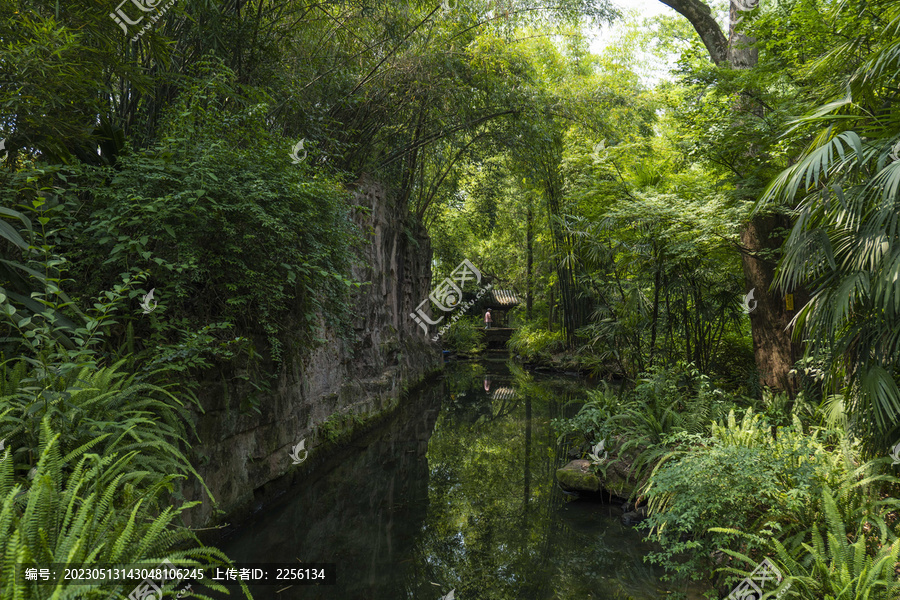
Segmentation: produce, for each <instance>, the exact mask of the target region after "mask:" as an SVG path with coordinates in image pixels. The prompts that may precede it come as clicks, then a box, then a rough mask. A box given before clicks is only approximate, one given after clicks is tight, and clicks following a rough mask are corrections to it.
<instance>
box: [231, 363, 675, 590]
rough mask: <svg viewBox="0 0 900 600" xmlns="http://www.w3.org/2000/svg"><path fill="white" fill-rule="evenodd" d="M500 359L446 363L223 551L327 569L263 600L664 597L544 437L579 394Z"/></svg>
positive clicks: (614, 519)
mask: <svg viewBox="0 0 900 600" xmlns="http://www.w3.org/2000/svg"><path fill="white" fill-rule="evenodd" d="M512 369H513V370H512V371H511V370H510V367H508V366H507V365H506V364H505V363H502V362H484V363H458V364H450V365H448V369H447V373H446V376H445V377H444V379H443V381H441V382H439V383H437V384H435V385H434V386H433V387H431V388H429V389H428V390H425V391H423V392H421V393H420V394H419V395H418V397H416V398H414V399H411V400H410V401H409V402H408V403H407V405H406V406H405V407H404V408H403V409H401V411H400V412H399V413H398V414H396V415H394V416H393V417H392V419H391V420H390V422H389V423H387V424H386V425H384V426H383V427H381V428H379V430H378V431H377V432H375V433H373V434H372V435H370V436H369V438H368V439H364V440H360V442H358V444H357V447H356V448H354V449H353V450H352V451H351V452H349V453H348V456H347V457H346V458H343V459H342V460H341V461H340V462H339V463H338V464H336V465H334V466H333V468H332V467H329V468H328V469H323V471H327V472H323V473H320V474H314V475H313V476H312V477H311V479H310V481H308V482H307V484H306V486H305V487H304V488H303V489H301V490H297V492H296V495H295V496H294V497H293V498H291V500H290V502H288V503H287V504H285V505H284V506H283V507H281V508H279V509H278V510H273V511H269V512H268V513H267V514H266V515H264V517H263V518H262V520H260V521H259V522H257V523H255V524H253V526H252V527H249V528H247V529H246V530H245V531H243V532H242V533H241V534H240V535H239V536H238V537H236V538H235V539H234V540H232V541H231V542H229V543H228V544H225V545H224V549H225V550H226V552H227V553H228V554H229V555H230V556H231V557H232V558H233V559H234V560H236V561H242V562H250V561H256V562H293V561H296V560H301V561H304V562H333V563H337V566H338V577H337V579H338V583H337V585H335V586H328V587H299V586H297V587H293V588H289V589H286V590H283V591H281V592H280V593H277V594H276V591H277V590H279V589H280V588H275V587H268V588H255V589H253V592H254V596H255V597H256V598H259V599H268V598H279V599H292V598H303V599H304V600H305V599H310V600H319V599H322V600H324V599H328V600H338V599H340V600H356V599H359V600H363V599H365V600H399V599H415V600H420V599H421V600H438V598H440V597H442V596H444V595H445V594H447V593H448V592H449V591H450V590H451V589H455V590H456V592H455V597H456V598H457V599H458V600H476V599H483V600H551V599H558V600H564V599H566V600H567V599H570V598H571V599H576V598H577V599H578V600H584V599H586V598H592V599H598V600H599V599H613V598H616V599H625V598H628V597H631V598H634V599H643V598H657V597H659V596H660V595H661V593H662V592H661V589H660V588H659V587H658V584H657V580H656V574H655V573H654V571H653V570H652V569H651V568H649V567H647V566H646V565H645V564H644V563H643V561H642V556H643V554H644V553H645V552H646V550H647V548H646V546H645V545H644V544H643V543H642V542H640V535H639V534H638V533H637V532H635V531H634V530H631V529H626V528H624V527H622V526H621V525H620V524H619V522H618V517H619V516H620V515H621V513H620V512H618V511H617V509H601V507H598V506H597V505H596V504H587V503H582V502H567V499H568V498H567V497H566V496H564V495H563V494H562V493H561V492H560V491H559V489H558V487H557V486H556V484H555V482H554V473H555V471H556V469H557V468H558V467H559V466H562V464H563V463H564V461H565V459H564V457H563V456H562V453H561V452H560V451H558V450H557V446H556V443H555V442H556V441H555V438H554V436H553V432H552V431H551V428H550V420H551V419H552V418H556V417H561V416H563V415H564V413H565V412H566V411H568V412H569V413H571V411H572V410H575V409H576V407H574V406H571V405H570V406H568V408H567V403H568V402H569V401H570V400H572V399H577V398H579V397H580V396H581V395H582V394H583V393H584V387H583V385H581V384H580V383H577V382H572V381H566V380H561V379H557V380H553V379H545V380H534V379H533V378H531V377H529V376H528V375H526V374H525V373H524V372H522V371H521V370H517V369H515V367H513V368H512Z"/></svg>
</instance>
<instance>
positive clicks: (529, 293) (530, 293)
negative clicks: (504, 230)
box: [525, 195, 534, 321]
mask: <svg viewBox="0 0 900 600" xmlns="http://www.w3.org/2000/svg"><path fill="white" fill-rule="evenodd" d="M526 227H527V233H526V234H525V235H526V242H525V252H526V254H525V256H526V258H525V261H526V262H525V319H526V320H528V321H531V307H532V306H533V304H534V300H533V298H534V285H533V281H534V280H533V277H534V275H533V271H532V269H533V267H534V250H533V248H534V211H533V210H532V207H531V196H530V195H529V197H528V216H527V226H526Z"/></svg>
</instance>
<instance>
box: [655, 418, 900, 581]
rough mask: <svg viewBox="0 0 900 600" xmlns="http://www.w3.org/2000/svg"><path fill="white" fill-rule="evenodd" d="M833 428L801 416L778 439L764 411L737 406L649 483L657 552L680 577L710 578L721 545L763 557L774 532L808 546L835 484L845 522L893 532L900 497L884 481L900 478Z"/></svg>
mask: <svg viewBox="0 0 900 600" xmlns="http://www.w3.org/2000/svg"><path fill="white" fill-rule="evenodd" d="M824 435H825V434H824V433H823V432H820V431H813V432H812V433H808V434H807V433H804V431H803V428H802V426H801V424H800V420H799V419H798V418H796V417H795V418H794V424H793V426H791V427H784V428H778V429H777V434H776V435H774V436H773V433H772V428H771V426H770V425H769V423H768V422H767V421H766V420H765V419H764V418H763V417H762V416H760V415H754V414H753V413H752V411H748V413H747V414H746V415H745V416H744V418H743V420H742V421H740V422H738V421H737V419H736V418H735V416H734V413H733V412H732V413H731V414H730V415H729V417H728V420H727V422H726V423H725V424H722V425H717V426H715V427H713V429H712V434H711V436H710V437H709V438H707V439H706V440H704V441H703V443H701V444H696V445H693V446H689V447H685V448H681V449H678V450H677V451H675V452H673V453H672V454H671V455H670V456H669V457H668V459H667V460H664V461H663V462H662V463H661V464H660V465H659V466H658V468H657V469H656V471H655V472H654V473H653V476H652V477H651V480H650V484H649V485H648V487H647V490H646V495H647V496H648V498H649V503H650V509H651V514H650V518H649V519H648V520H647V522H646V523H645V525H646V526H647V527H650V528H652V529H653V531H654V533H655V535H654V536H653V537H655V539H657V540H658V541H659V542H660V543H661V545H662V550H661V551H660V552H656V553H653V554H651V555H650V557H649V559H650V560H651V561H653V562H656V563H658V564H662V565H663V566H664V567H665V568H666V569H667V570H668V571H669V572H670V573H672V574H674V575H675V576H676V577H678V578H684V579H688V578H693V579H703V578H704V577H706V573H708V572H709V571H711V570H712V569H713V568H714V567H715V566H716V565H717V564H718V562H719V559H717V558H716V555H717V553H718V552H719V551H720V550H730V551H732V552H737V551H740V552H742V553H743V554H746V555H751V554H757V555H759V554H760V553H761V552H762V551H763V550H765V549H766V548H768V547H770V540H771V538H773V537H778V538H779V539H785V540H788V541H789V543H795V544H796V543H799V542H797V540H798V539H799V537H802V536H803V535H804V534H805V533H806V528H807V527H808V525H809V524H810V523H817V522H820V521H821V520H822V519H823V518H824V515H825V509H824V507H823V505H822V502H821V498H822V494H823V491H827V490H832V493H834V494H835V495H836V496H837V497H839V498H841V506H842V511H843V512H842V513H841V518H842V519H843V520H844V521H845V522H847V523H860V524H861V525H862V524H864V523H865V524H867V526H868V527H874V528H876V530H878V531H885V530H886V529H887V524H886V523H885V521H884V518H883V516H882V515H883V514H884V512H885V509H886V507H888V506H896V505H900V503H898V502H897V501H891V502H885V501H883V500H881V499H879V498H878V494H877V490H878V487H877V485H876V484H879V483H890V484H893V483H896V481H897V480H894V479H893V478H890V477H887V476H883V475H878V474H877V473H876V472H875V471H874V467H873V466H872V465H863V466H862V467H857V464H856V462H855V461H856V460H857V458H858V447H857V445H856V444H854V443H851V441H850V440H848V439H846V438H840V437H838V438H837V442H838V445H837V448H835V445H834V444H835V439H827V440H823V439H822V438H823V436H824ZM837 435H839V434H836V433H832V434H830V437H831V438H835V436H837ZM825 437H829V436H825ZM713 474H714V476H713ZM798 536H799V537H798ZM683 553H688V554H687V558H686V559H685V558H684V555H683ZM757 562H758V559H757Z"/></svg>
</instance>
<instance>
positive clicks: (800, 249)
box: [757, 0, 900, 453]
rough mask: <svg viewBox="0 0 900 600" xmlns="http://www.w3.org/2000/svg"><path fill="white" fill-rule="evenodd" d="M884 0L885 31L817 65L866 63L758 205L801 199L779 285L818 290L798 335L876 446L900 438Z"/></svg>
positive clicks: (890, 15)
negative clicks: (794, 159) (807, 144)
mask: <svg viewBox="0 0 900 600" xmlns="http://www.w3.org/2000/svg"><path fill="white" fill-rule="evenodd" d="M876 4H878V5H879V6H878V7H877V9H876V7H874V6H873V7H870V8H871V10H872V12H874V13H876V14H880V15H881V19H880V20H875V21H873V23H874V27H875V30H874V31H871V32H868V34H869V35H866V36H865V38H855V39H849V40H847V41H845V42H844V43H842V44H840V45H838V46H837V47H835V48H834V50H833V51H832V52H830V53H829V54H828V55H826V56H824V57H822V58H821V59H820V60H819V64H817V65H816V68H817V69H821V70H823V71H826V70H829V69H833V70H837V69H838V67H839V66H841V65H846V64H848V63H849V64H853V62H854V61H858V62H859V66H858V67H857V68H856V69H855V70H854V72H853V73H852V75H851V76H850V77H849V78H848V79H847V81H846V86H845V89H844V90H842V94H843V95H842V97H838V98H836V99H834V100H832V101H831V102H829V103H827V104H824V105H822V106H820V107H819V108H818V109H817V110H815V111H813V112H812V113H811V114H809V115H807V116H805V117H803V118H802V119H798V120H797V121H796V122H795V125H794V127H792V128H791V129H790V130H789V131H788V132H787V133H788V134H789V135H797V134H798V130H808V129H809V128H811V127H812V128H815V129H817V131H816V135H815V136H814V138H813V140H812V142H811V144H810V145H809V147H808V149H807V151H806V152H805V153H804V155H803V156H802V157H801V159H800V160H799V161H798V162H797V163H796V164H794V165H793V166H791V167H790V168H788V169H786V170H785V171H783V172H782V173H781V174H780V175H779V176H778V177H777V178H776V179H775V180H774V181H773V182H772V183H771V184H770V186H769V188H768V189H767V191H766V193H765V195H764V196H763V198H762V200H761V201H760V203H759V205H758V206H757V210H759V209H761V208H762V206H764V205H766V204H769V203H772V202H776V201H783V202H786V203H788V204H792V205H793V206H794V214H795V217H796V220H795V224H794V226H793V230H792V231H791V234H790V237H789V238H788V240H787V241H786V242H785V246H784V258H783V259H782V261H781V264H780V266H779V269H778V274H777V279H776V284H777V285H778V287H780V288H781V289H782V290H785V291H787V290H791V289H796V288H798V287H801V286H805V287H807V288H808V289H810V290H811V291H812V294H811V299H810V300H809V302H808V303H807V304H806V305H805V306H804V307H803V308H802V310H800V312H799V313H798V314H797V317H796V324H797V328H796V333H795V335H803V336H804V338H805V340H804V341H805V342H806V344H807V346H806V352H807V354H808V355H809V356H812V357H814V358H817V359H819V360H822V361H823V363H824V364H825V375H826V376H825V379H826V383H827V384H828V386H827V388H826V389H828V390H829V391H830V392H833V395H832V396H831V397H830V398H829V399H828V400H827V407H828V408H829V414H831V415H833V416H835V417H838V418H844V416H845V415H846V419H847V422H846V424H847V425H848V426H850V427H852V428H853V430H854V431H855V433H856V434H858V435H860V436H861V437H863V438H864V439H865V440H866V442H867V450H868V452H870V453H875V452H882V451H883V449H884V448H886V447H887V446H889V445H892V444H893V443H895V442H896V441H897V438H900V389H898V385H897V382H898V380H900V104H898V98H897V90H898V87H900V85H898V82H900V35H898V34H900V6H898V5H897V4H896V3H892V2H889V1H886V0H879V2H877V3H876ZM878 9H880V10H878ZM835 10H837V11H847V10H849V9H848V8H847V5H845V4H844V3H841V4H840V5H839V6H837V7H836V8H835ZM842 16H844V17H846V16H847V15H842ZM860 57H861V58H860ZM832 72H833V71H832Z"/></svg>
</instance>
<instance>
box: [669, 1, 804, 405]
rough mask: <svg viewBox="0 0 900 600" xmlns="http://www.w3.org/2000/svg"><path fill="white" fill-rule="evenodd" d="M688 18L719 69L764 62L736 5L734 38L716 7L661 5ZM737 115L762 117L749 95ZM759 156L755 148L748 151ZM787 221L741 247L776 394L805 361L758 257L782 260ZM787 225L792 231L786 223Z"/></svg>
mask: <svg viewBox="0 0 900 600" xmlns="http://www.w3.org/2000/svg"><path fill="white" fill-rule="evenodd" d="M661 2H662V3H663V4H666V5H668V6H671V7H672V8H674V9H675V10H676V11H678V12H679V13H680V14H681V15H682V16H684V17H685V18H687V19H688V21H690V22H691V25H693V27H694V29H695V30H696V31H697V33H698V34H699V35H700V38H701V39H702V40H703V43H704V44H705V45H706V49H707V50H708V51H709V56H710V59H711V60H712V61H713V62H714V63H715V64H717V65H723V64H724V63H726V62H727V63H729V64H730V66H731V67H732V68H734V69H752V68H753V67H755V66H756V65H757V62H758V61H759V52H758V51H757V50H756V48H753V47H752V44H753V42H754V41H755V40H753V39H752V38H748V37H747V36H745V35H744V34H742V33H739V32H737V31H735V24H736V23H738V22H739V21H740V20H741V19H742V18H746V16H747V12H745V11H742V10H740V7H739V5H738V4H737V3H736V2H735V0H731V5H730V7H729V17H730V25H729V32H728V33H729V36H728V39H727V40H726V38H725V35H724V34H723V33H722V30H721V29H720V28H719V25H718V24H717V23H716V21H715V19H713V18H712V11H711V10H710V8H709V7H708V6H707V5H706V4H704V3H703V2H700V1H699V0H661ZM734 110H735V112H740V111H748V112H755V113H757V114H759V111H760V110H761V108H760V107H759V106H758V105H757V104H756V103H755V102H753V100H752V99H751V98H750V97H749V95H748V94H743V95H742V96H741V99H740V101H739V102H738V103H737V104H736V105H735V107H734ZM748 151H749V152H751V153H752V152H753V151H754V150H753V146H752V145H751V147H750V148H749V150H748ZM781 220H784V221H786V219H782V218H779V217H774V216H764V215H754V216H753V217H752V218H751V219H750V222H749V223H747V224H746V225H745V227H744V229H743V231H742V232H741V242H742V245H743V246H744V247H745V248H746V251H745V253H744V254H743V259H742V260H743V267H744V278H745V280H746V285H747V291H749V290H751V289H755V290H756V291H755V298H756V300H757V302H758V304H757V308H756V309H755V310H754V311H753V312H751V313H750V328H751V331H752V334H753V351H754V355H755V359H756V366H757V369H758V370H759V374H760V383H761V384H762V385H764V386H768V387H771V388H774V389H776V390H792V389H793V386H792V385H791V382H790V379H789V376H788V373H789V371H790V369H791V366H792V365H793V363H794V361H795V360H796V359H797V358H798V357H799V353H798V352H799V351H798V348H796V347H795V345H794V344H793V343H792V341H791V334H790V330H789V329H788V323H789V321H790V318H791V316H792V315H790V316H789V315H788V314H787V313H788V311H787V310H786V308H785V300H784V297H783V296H781V295H780V294H778V293H777V292H776V291H775V290H774V286H773V283H774V281H775V265H774V264H772V263H766V262H764V260H763V259H759V258H757V256H760V255H768V256H773V255H776V256H777V255H778V252H779V251H780V249H781V243H782V240H781V239H780V238H778V237H776V236H774V235H771V232H772V230H773V228H774V227H775V223H778V222H779V221H781ZM782 226H785V227H788V226H790V223H789V222H785V223H783V224H782ZM760 253H762V254H760Z"/></svg>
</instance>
